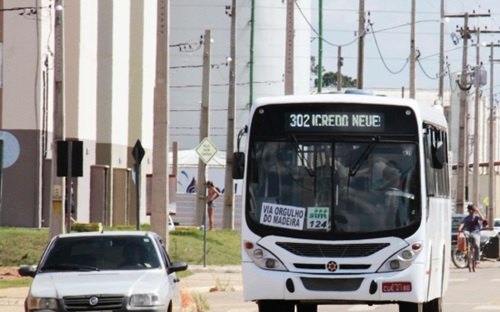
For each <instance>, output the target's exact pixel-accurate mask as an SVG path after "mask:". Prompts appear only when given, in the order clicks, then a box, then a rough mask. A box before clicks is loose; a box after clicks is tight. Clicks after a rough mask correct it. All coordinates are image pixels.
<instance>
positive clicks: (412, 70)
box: [410, 0, 417, 99]
mask: <svg viewBox="0 0 500 312" xmlns="http://www.w3.org/2000/svg"><path fill="white" fill-rule="evenodd" d="M415 1H416V0H411V35H410V36H411V38H410V98H411V99H414V98H415V62H416V61H417V59H416V55H417V53H416V46H415V14H416V12H415V10H416V3H415Z"/></svg>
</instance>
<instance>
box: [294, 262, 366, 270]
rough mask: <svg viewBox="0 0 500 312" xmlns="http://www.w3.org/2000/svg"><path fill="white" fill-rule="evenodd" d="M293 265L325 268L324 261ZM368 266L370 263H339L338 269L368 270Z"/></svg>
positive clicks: (302, 267)
mask: <svg viewBox="0 0 500 312" xmlns="http://www.w3.org/2000/svg"><path fill="white" fill-rule="evenodd" d="M293 265H294V266H295V267H296V268H297V269H306V270H321V271H325V270H326V264H325V263H294V264H293ZM370 267H371V265H370V264H339V270H368V269H369V268H370Z"/></svg>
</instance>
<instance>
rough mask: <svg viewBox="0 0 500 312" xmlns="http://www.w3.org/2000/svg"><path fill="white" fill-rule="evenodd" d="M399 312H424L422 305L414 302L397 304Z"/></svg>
mask: <svg viewBox="0 0 500 312" xmlns="http://www.w3.org/2000/svg"><path fill="white" fill-rule="evenodd" d="M398 306H399V312H424V304H423V303H415V302H403V301H401V302H399V303H398Z"/></svg>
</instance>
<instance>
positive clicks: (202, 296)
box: [0, 261, 500, 312]
mask: <svg viewBox="0 0 500 312" xmlns="http://www.w3.org/2000/svg"><path fill="white" fill-rule="evenodd" d="M481 269H482V270H485V271H487V272H490V274H492V273H493V272H495V273H493V275H496V272H497V271H496V269H500V261H485V262H483V261H482V262H481V266H480V268H479V270H481ZM188 270H189V271H191V272H192V273H193V274H192V275H190V276H188V277H184V278H181V281H180V284H179V285H180V290H181V294H184V295H183V298H184V300H183V309H182V311H186V312H187V311H191V312H193V311H196V306H198V307H200V306H202V305H203V304H206V305H205V306H204V307H203V309H202V310H201V311H209V312H258V309H257V305H256V304H255V303H254V302H245V301H243V292H242V279H241V267H240V266H207V267H203V266H197V265H194V266H193V265H191V266H189V268H188ZM492 270H493V271H492ZM451 271H452V272H451V273H452V276H451V277H450V282H451V284H450V289H449V290H448V292H449V294H448V295H447V296H445V298H444V310H445V311H464V310H461V309H460V308H457V306H456V305H454V301H456V300H457V299H456V298H455V297H453V294H452V292H451V290H453V289H451V288H453V287H456V288H458V287H466V286H460V285H459V284H464V282H463V280H466V279H464V278H467V277H471V276H473V275H474V273H469V272H468V271H467V270H466V269H456V268H455V267H454V266H452V267H451ZM470 274H473V275H470ZM457 290H458V289H457ZM27 293H28V288H27V287H17V288H4V289H0V312H24V308H23V303H24V298H25V297H26V294H27ZM186 294H187V295H186ZM467 300H468V299H467ZM499 300H500V298H499ZM499 302H500V301H499ZM196 304H198V305H196ZM482 306H484V303H483V304H482V305H481V307H482ZM375 308H376V310H377V311H380V312H383V311H397V307H396V306H394V305H392V306H391V305H388V306H378V307H377V306H363V305H360V306H348V307H342V308H340V309H339V307H338V306H337V307H336V308H334V307H333V306H327V305H326V306H320V307H319V308H318V311H319V312H326V311H337V310H338V311H372V310H374V309H375ZM465 308H466V310H467V311H471V310H475V309H468V308H467V307H465ZM487 310H495V311H500V305H498V306H493V305H489V306H488V309H487ZM175 311H179V309H176V310H175Z"/></svg>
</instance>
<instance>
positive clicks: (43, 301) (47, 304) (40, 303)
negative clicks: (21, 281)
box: [26, 296, 57, 311]
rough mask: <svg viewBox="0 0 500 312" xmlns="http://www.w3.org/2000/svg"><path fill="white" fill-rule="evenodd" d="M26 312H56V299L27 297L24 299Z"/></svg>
mask: <svg viewBox="0 0 500 312" xmlns="http://www.w3.org/2000/svg"><path fill="white" fill-rule="evenodd" d="M26 306H27V308H28V311H35V310H37V311H57V299H55V298H38V297H31V296H29V297H28V298H27V299H26Z"/></svg>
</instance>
